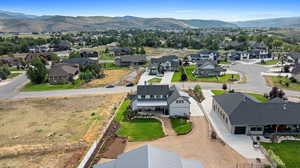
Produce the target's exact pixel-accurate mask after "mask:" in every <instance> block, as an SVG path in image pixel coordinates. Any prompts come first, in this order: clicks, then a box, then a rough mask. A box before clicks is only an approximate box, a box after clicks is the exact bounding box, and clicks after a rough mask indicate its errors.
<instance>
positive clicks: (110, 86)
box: [105, 85, 115, 88]
mask: <svg viewBox="0 0 300 168" xmlns="http://www.w3.org/2000/svg"><path fill="white" fill-rule="evenodd" d="M114 87H115V86H114V85H107V86H105V88H114Z"/></svg>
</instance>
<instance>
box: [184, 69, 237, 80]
mask: <svg viewBox="0 0 300 168" xmlns="http://www.w3.org/2000/svg"><path fill="white" fill-rule="evenodd" d="M195 68H196V67H195V65H191V66H186V67H184V70H185V72H186V75H187V77H188V79H189V80H191V81H197V82H215V83H230V82H231V81H230V80H233V81H239V80H240V75H238V74H225V75H223V76H220V77H197V76H195V75H194V74H193V72H194V70H195Z"/></svg>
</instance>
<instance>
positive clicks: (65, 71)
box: [49, 63, 79, 76]
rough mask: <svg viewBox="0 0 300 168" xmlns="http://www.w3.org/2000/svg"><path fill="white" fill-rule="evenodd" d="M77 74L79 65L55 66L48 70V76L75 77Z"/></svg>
mask: <svg viewBox="0 0 300 168" xmlns="http://www.w3.org/2000/svg"><path fill="white" fill-rule="evenodd" d="M78 72H79V65H75V64H74V65H72V64H64V63H60V64H55V65H53V66H52V67H51V69H50V70H49V76H66V75H69V74H72V75H75V74H76V73H78Z"/></svg>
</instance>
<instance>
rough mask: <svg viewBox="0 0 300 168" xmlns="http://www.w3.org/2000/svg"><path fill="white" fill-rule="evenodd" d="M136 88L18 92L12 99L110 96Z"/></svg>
mask: <svg viewBox="0 0 300 168" xmlns="http://www.w3.org/2000/svg"><path fill="white" fill-rule="evenodd" d="M134 90H136V87H114V88H90V89H70V90H55V91H42V92H20V93H19V94H16V95H14V96H12V98H35V97H52V96H54V97H57V96H72V95H86V94H110V93H124V92H133V91H134Z"/></svg>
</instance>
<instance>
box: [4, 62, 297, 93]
mask: <svg viewBox="0 0 300 168" xmlns="http://www.w3.org/2000/svg"><path fill="white" fill-rule="evenodd" d="M269 68H270V67H264V66H261V65H256V64H236V65H233V66H231V67H230V70H232V71H236V72H239V73H242V74H245V75H246V77H247V83H245V84H231V85H229V88H231V89H235V90H239V91H251V92H257V93H262V94H263V93H268V92H269V91H270V90H271V87H269V86H267V84H266V82H265V79H264V78H263V77H262V76H261V73H262V72H267V71H268V69H269ZM146 74H147V73H145V74H143V75H142V77H141V80H140V82H139V84H144V82H143V81H145V80H149V79H150V78H153V77H155V76H149V75H146ZM26 81H27V79H26V76H25V75H20V76H19V77H17V78H16V79H14V80H13V81H12V82H11V83H9V84H7V85H5V86H2V87H0V98H26V97H48V96H69V95H78V94H81V95H82V94H99V93H119V92H128V91H133V90H134V89H136V87H133V88H127V87H115V88H111V89H108V88H92V89H72V90H59V91H45V92H21V93H18V92H17V89H18V88H20V87H21V86H22V85H23V84H24V83H26ZM175 84H176V85H177V86H178V87H180V88H192V87H194V86H195V85H197V84H200V85H201V86H202V88H203V89H206V90H212V89H221V88H222V84H218V83H199V82H197V83H196V82H183V83H175ZM285 93H286V94H287V95H288V96H293V97H300V92H297V91H289V90H285Z"/></svg>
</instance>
